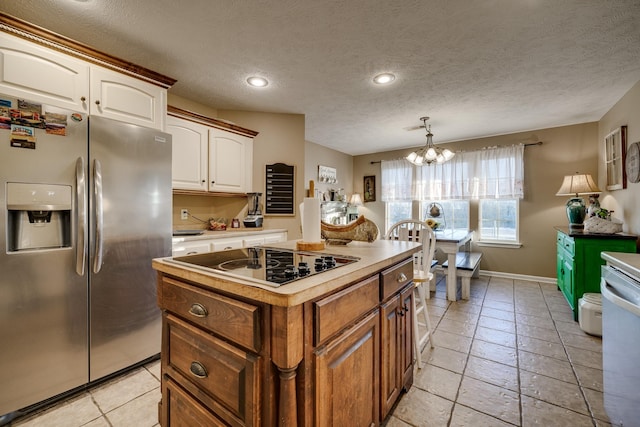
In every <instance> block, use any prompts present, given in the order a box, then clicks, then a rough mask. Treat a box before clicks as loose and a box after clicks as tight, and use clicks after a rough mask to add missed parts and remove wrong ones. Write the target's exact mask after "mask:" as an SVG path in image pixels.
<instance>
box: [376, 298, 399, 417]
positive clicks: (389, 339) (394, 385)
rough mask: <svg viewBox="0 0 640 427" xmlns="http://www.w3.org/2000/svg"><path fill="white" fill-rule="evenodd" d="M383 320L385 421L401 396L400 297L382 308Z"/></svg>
mask: <svg viewBox="0 0 640 427" xmlns="http://www.w3.org/2000/svg"><path fill="white" fill-rule="evenodd" d="M380 314H381V316H380V317H381V319H382V328H381V331H380V332H381V338H380V342H381V349H382V351H381V367H382V375H381V376H380V389H381V396H380V397H381V405H380V413H381V419H384V418H385V417H386V416H387V414H388V413H389V410H391V407H392V406H393V404H394V403H395V401H396V400H397V399H398V396H400V388H401V385H400V382H399V381H398V369H399V366H400V361H399V359H398V358H399V356H400V342H399V340H398V337H399V336H400V327H401V322H400V321H399V320H398V318H399V317H401V316H403V315H404V311H403V310H401V309H400V295H396V296H394V297H392V298H391V299H389V300H388V301H387V302H386V303H384V304H383V305H382V306H381V308H380Z"/></svg>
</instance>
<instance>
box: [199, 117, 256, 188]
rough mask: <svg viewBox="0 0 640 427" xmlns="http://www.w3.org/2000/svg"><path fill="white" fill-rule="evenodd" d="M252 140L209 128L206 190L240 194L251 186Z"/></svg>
mask: <svg viewBox="0 0 640 427" xmlns="http://www.w3.org/2000/svg"><path fill="white" fill-rule="evenodd" d="M252 159H253V140H252V139H251V138H249V137H246V136H242V135H238V134H235V133H232V132H228V131H225V130H222V129H216V128H211V129H210V130H209V191H218V192H227V193H244V192H247V191H249V189H250V186H251V178H250V171H251V169H252V168H253V164H252V163H253V162H252Z"/></svg>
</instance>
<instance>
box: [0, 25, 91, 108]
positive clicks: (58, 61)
mask: <svg viewBox="0 0 640 427" xmlns="http://www.w3.org/2000/svg"><path fill="white" fill-rule="evenodd" d="M0 91H1V92H2V93H5V94H7V95H11V96H15V97H18V98H24V99H28V100H30V101H37V102H41V103H43V104H51V105H55V106H57V107H60V108H67V109H70V110H73V111H79V112H85V113H87V112H88V105H89V104H88V99H89V64H87V63H86V62H84V61H81V60H79V59H76V58H72V57H69V56H67V55H64V54H62V53H60V52H56V51H55V50H51V49H47V48H45V47H42V46H39V45H37V44H34V43H30V42H27V41H25V40H22V39H19V38H17V37H14V36H11V35H9V34H7V33H2V32H0Z"/></svg>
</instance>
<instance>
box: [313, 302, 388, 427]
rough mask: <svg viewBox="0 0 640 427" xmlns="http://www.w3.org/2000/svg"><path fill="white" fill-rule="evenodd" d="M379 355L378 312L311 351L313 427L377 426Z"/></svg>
mask: <svg viewBox="0 0 640 427" xmlns="http://www.w3.org/2000/svg"><path fill="white" fill-rule="evenodd" d="M379 351H380V348H379V311H378V310H376V311H374V312H372V313H371V314H369V315H368V316H366V317H365V318H364V319H362V321H360V322H358V323H357V324H356V325H354V326H353V327H351V328H350V329H348V330H347V331H346V332H345V333H344V334H342V335H340V336H338V337H337V338H336V339H334V340H332V341H330V342H329V343H328V344H327V345H326V346H324V347H321V348H319V349H318V350H316V351H315V354H314V359H315V366H316V375H315V381H314V384H315V396H316V397H315V409H316V411H315V417H316V419H315V425H317V426H335V427H342V426H353V427H358V426H375V425H378V423H379V422H378V419H379V403H378V402H379V399H380V395H379V391H380V390H379V376H380V370H379V369H380V365H379Z"/></svg>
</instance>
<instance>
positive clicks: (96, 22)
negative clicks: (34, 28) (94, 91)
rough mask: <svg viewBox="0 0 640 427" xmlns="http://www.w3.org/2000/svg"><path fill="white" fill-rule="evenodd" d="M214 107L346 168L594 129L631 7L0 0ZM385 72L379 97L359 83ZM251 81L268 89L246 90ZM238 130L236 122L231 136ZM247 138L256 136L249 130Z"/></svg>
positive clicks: (633, 41)
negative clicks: (383, 157) (409, 152)
mask: <svg viewBox="0 0 640 427" xmlns="http://www.w3.org/2000/svg"><path fill="white" fill-rule="evenodd" d="M0 10H2V11H3V12H6V13H8V14H10V15H14V16H17V17H19V18H22V19H24V20H26V21H29V22H32V23H34V24H37V25H40V26H42V27H45V28H47V29H50V30H52V31H55V32H57V33H60V34H62V35H65V36H67V37H70V38H72V39H75V40H78V41H80V42H83V43H85V44H88V45H90V46H93V47H95V48H97V49H100V50H102V51H105V52H108V53H110V54H113V55H115V56H118V57H121V58H122V59H125V60H128V61H130V62H134V63H136V64H139V65H142V66H144V67H146V68H150V69H152V70H154V71H157V72H159V73H162V74H165V75H168V76H170V77H174V78H176V79H178V83H176V85H175V86H174V87H173V88H172V89H170V90H171V92H173V93H175V94H176V95H179V96H182V97H185V98H188V99H191V100H194V101H198V102H200V103H203V104H207V105H210V106H212V107H214V108H218V109H232V110H247V111H265V112H277V113H297V114H305V115H306V138H307V140H308V141H311V142H314V143H317V144H320V145H324V146H327V147H330V148H333V149H336V150H338V151H342V152H344V153H347V154H352V155H358V154H366V153H373V152H379V151H386V150H393V149H400V148H406V147H414V146H419V145H422V144H424V142H425V136H424V131H421V130H414V131H408V130H407V128H411V127H416V126H418V125H419V124H420V121H419V118H420V117H421V116H424V115H428V116H430V117H431V120H430V122H429V123H431V125H432V130H433V133H434V142H436V143H440V142H447V141H455V140H461V139H469V138H476V137H484V136H491V135H499V134H508V133H514V132H520V131H528V130H535V129H541V128H548V127H555V126H562V125H568V124H575V123H583V122H590V121H597V120H599V119H600V118H601V117H602V116H603V115H604V113H606V112H607V110H608V109H609V108H611V106H613V104H614V103H615V102H616V101H618V100H619V99H620V98H621V97H622V95H624V94H625V93H626V92H627V91H628V90H629V89H630V88H631V87H632V86H633V85H634V84H635V83H636V82H638V81H639V80H640V1H638V0H608V1H604V0H562V1H559V0H474V1H469V0H398V1H394V2H381V1H372V0H349V1H344V0H340V1H337V0H323V1H308V0H253V1H221V0H181V1H176V0H135V1H131V0H86V1H73V0H1V1H0ZM381 72H393V73H395V74H396V76H397V78H396V80H395V82H393V83H392V84H391V85H388V86H378V85H375V84H373V83H372V81H371V78H372V77H373V75H375V74H378V73H381ZM250 75H261V76H264V77H266V78H268V79H269V81H270V82H271V83H270V85H269V86H268V87H266V88H262V89H251V88H249V87H248V86H247V85H246V83H245V79H246V78H247V77H248V76H250ZM240 124H241V123H240ZM257 130H259V129H257Z"/></svg>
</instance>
